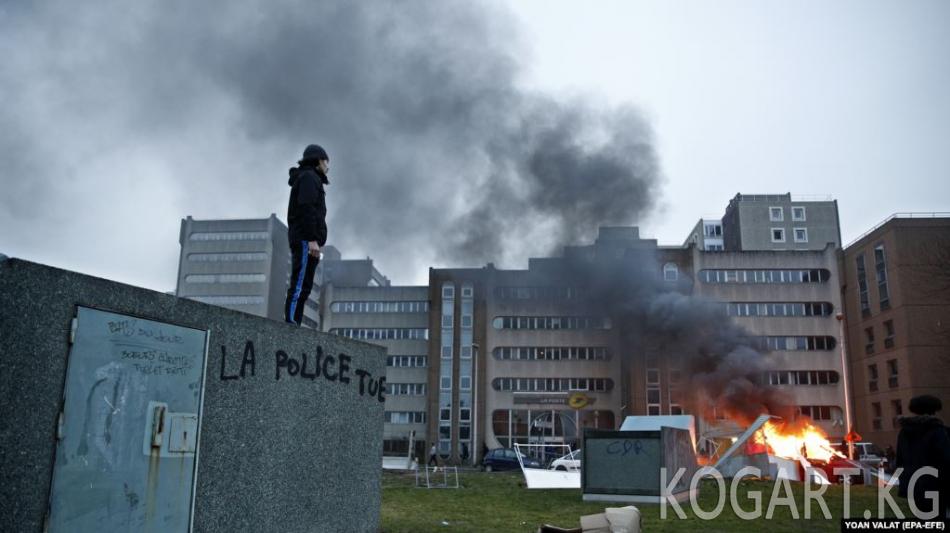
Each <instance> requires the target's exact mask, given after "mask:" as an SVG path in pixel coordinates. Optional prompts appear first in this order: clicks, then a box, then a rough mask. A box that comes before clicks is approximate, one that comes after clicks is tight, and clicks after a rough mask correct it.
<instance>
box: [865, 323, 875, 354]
mask: <svg viewBox="0 0 950 533" xmlns="http://www.w3.org/2000/svg"><path fill="white" fill-rule="evenodd" d="M864 338H865V343H864V353H866V354H868V355H871V354H872V353H874V327H873V326H872V327H869V328H864Z"/></svg>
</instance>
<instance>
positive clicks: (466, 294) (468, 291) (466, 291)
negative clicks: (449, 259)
mask: <svg viewBox="0 0 950 533" xmlns="http://www.w3.org/2000/svg"><path fill="white" fill-rule="evenodd" d="M474 294H475V290H474V289H473V288H472V286H471V285H468V284H465V285H462V298H471V297H472V296H474Z"/></svg>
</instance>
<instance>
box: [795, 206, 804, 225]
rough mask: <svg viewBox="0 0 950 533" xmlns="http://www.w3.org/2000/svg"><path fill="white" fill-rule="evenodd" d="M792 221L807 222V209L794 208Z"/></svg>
mask: <svg viewBox="0 0 950 533" xmlns="http://www.w3.org/2000/svg"><path fill="white" fill-rule="evenodd" d="M792 220H794V221H795V222H804V221H805V208H804V207H800V206H799V207H793V208H792Z"/></svg>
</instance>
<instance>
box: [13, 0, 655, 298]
mask: <svg viewBox="0 0 950 533" xmlns="http://www.w3.org/2000/svg"><path fill="white" fill-rule="evenodd" d="M0 51H2V52H3V53H4V57H5V58H6V59H5V61H4V65H3V66H2V67H0V90H2V94H3V97H4V98H3V100H4V103H5V105H4V106H3V107H2V109H0V122H2V124H3V126H4V127H3V128H0V160H2V161H4V170H3V174H2V181H3V188H4V194H3V195H2V197H0V223H2V225H3V226H4V227H5V228H9V233H8V234H7V235H5V236H4V243H0V244H3V245H4V246H5V247H11V248H12V250H13V251H14V252H17V254H18V255H23V256H24V257H27V258H34V257H35V258H36V259H38V260H43V259H47V260H52V259H54V258H55V259H58V260H59V261H55V260H54V261H53V262H55V263H57V264H61V263H62V258H63V257H64V256H69V257H72V258H74V260H75V262H76V263H78V264H80V265H84V266H85V267H86V268H87V269H90V270H94V271H95V272H96V273H98V274H100V275H106V276H110V275H112V276H114V277H119V278H121V279H123V280H128V281H132V282H136V281H139V282H142V283H144V284H146V285H151V286H155V285H161V284H164V285H165V286H168V285H171V284H173V283H174V271H175V270H174V265H175V259H176V257H177V253H178V246H177V243H176V237H177V229H178V220H179V219H180V218H181V217H184V216H186V215H192V216H194V217H195V218H198V219H202V218H218V217H220V218H256V217H266V216H268V215H269V214H270V213H271V212H276V213H277V214H278V215H279V216H281V217H282V218H283V216H284V212H285V209H286V207H285V202H286V196H287V193H288V189H287V185H286V173H287V168H288V166H290V165H292V164H293V163H294V162H295V161H296V160H297V159H298V158H299V157H300V153H301V151H302V150H303V148H304V146H305V145H307V144H309V143H314V142H316V143H319V144H321V145H323V146H324V147H325V148H326V149H327V150H328V152H329V154H330V159H331V172H330V180H331V185H330V188H329V189H328V203H329V209H330V219H329V226H330V239H329V240H330V243H331V244H334V245H336V246H337V247H338V248H340V249H341V250H342V251H343V252H344V254H345V256H348V257H354V256H363V255H368V256H372V257H373V258H375V259H376V260H377V264H378V266H379V267H380V269H381V270H382V271H383V272H384V273H385V274H387V275H389V276H390V277H392V278H393V279H395V280H396V281H397V282H399V281H402V280H406V279H413V278H415V279H418V278H419V277H420V275H419V272H425V270H426V268H427V267H429V266H450V265H451V266H462V265H465V266H477V265H481V264H484V263H486V262H488V261H495V262H497V263H499V264H503V265H504V264H508V265H512V266H517V264H519V263H522V262H523V261H524V259H525V258H526V257H528V256H530V255H542V254H545V253H548V252H549V251H551V250H553V249H555V248H556V247H557V246H559V245H562V244H567V243H572V242H575V241H578V240H583V239H587V238H590V237H591V236H592V235H593V233H594V232H596V228H597V226H598V225H601V224H630V223H634V222H636V221H637V220H639V219H640V218H641V217H642V216H643V215H644V214H646V213H647V212H648V211H649V210H650V208H651V206H652V205H653V204H654V200H655V197H656V195H657V188H658V185H659V179H660V168H659V163H658V161H657V157H656V152H655V150H654V147H653V144H652V143H653V139H652V137H653V136H652V133H651V129H650V127H649V125H648V124H647V123H646V122H645V121H644V120H643V118H642V117H641V116H640V115H639V114H638V113H637V112H636V111H635V110H633V109H631V108H629V107H619V108H616V107H607V106H602V105H598V104H596V103H594V102H592V101H582V100H571V101H561V100H557V99H554V98H552V97H550V96H546V95H544V94H538V93H535V92H531V91H527V90H525V89H523V88H522V82H523V80H522V73H523V71H524V67H525V65H526V62H527V61H528V60H527V59H526V57H527V56H528V54H527V52H526V47H525V46H524V45H523V43H521V42H520V40H519V31H518V27H517V25H516V21H515V20H514V18H513V16H512V15H511V14H510V13H508V12H507V11H506V10H505V9H504V8H503V6H501V5H499V4H496V3H487V2H455V1H452V2H429V1H406V2H371V3H366V2H344V1H327V2H319V3H314V2H305V1H302V0H277V1H268V2H264V1H253V0H252V1H243V2H200V3H195V2H185V1H182V0H172V1H162V2H159V1H145V2H134V3H131V4H130V3H127V2H119V1H113V0H93V1H91V2H85V3H83V5H82V7H81V9H77V7H76V6H75V5H74V4H72V3H69V2H65V1H56V0H54V1H50V2H23V3H13V4H6V5H5V6H4V7H2V8H0ZM37 203H39V204H40V205H41V208H40V209H39V210H37V209H35V208H33V207H32V206H34V205H36V204H37ZM104 237H107V238H104ZM50 241H56V242H58V243H59V244H61V245H62V248H56V252H55V253H54V252H52V251H50V247H49V246H47V245H46V244H45V243H48V242H50ZM8 251H9V249H8ZM24 251H25V252H27V253H25V254H24ZM113 273H116V274H113ZM119 273H121V274H119ZM162 276H164V278H162ZM130 278H131V279H130ZM161 279H165V281H160V280H161ZM157 280H159V281H157Z"/></svg>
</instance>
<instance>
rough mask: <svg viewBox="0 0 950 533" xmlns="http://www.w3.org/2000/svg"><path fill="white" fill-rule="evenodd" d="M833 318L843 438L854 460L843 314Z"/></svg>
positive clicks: (850, 457)
mask: <svg viewBox="0 0 950 533" xmlns="http://www.w3.org/2000/svg"><path fill="white" fill-rule="evenodd" d="M835 318H837V319H838V344H840V345H841V380H842V381H844V425H845V426H846V427H845V431H847V433H846V434H845V440H847V441H848V459H851V460H854V442H853V441H852V440H851V438H850V436H851V431H852V430H853V429H854V425H853V423H852V420H851V385H850V384H849V382H850V381H851V379H850V373H849V372H848V358H847V355H846V354H845V342H844V314H842V313H838V314H836V315H835Z"/></svg>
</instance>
